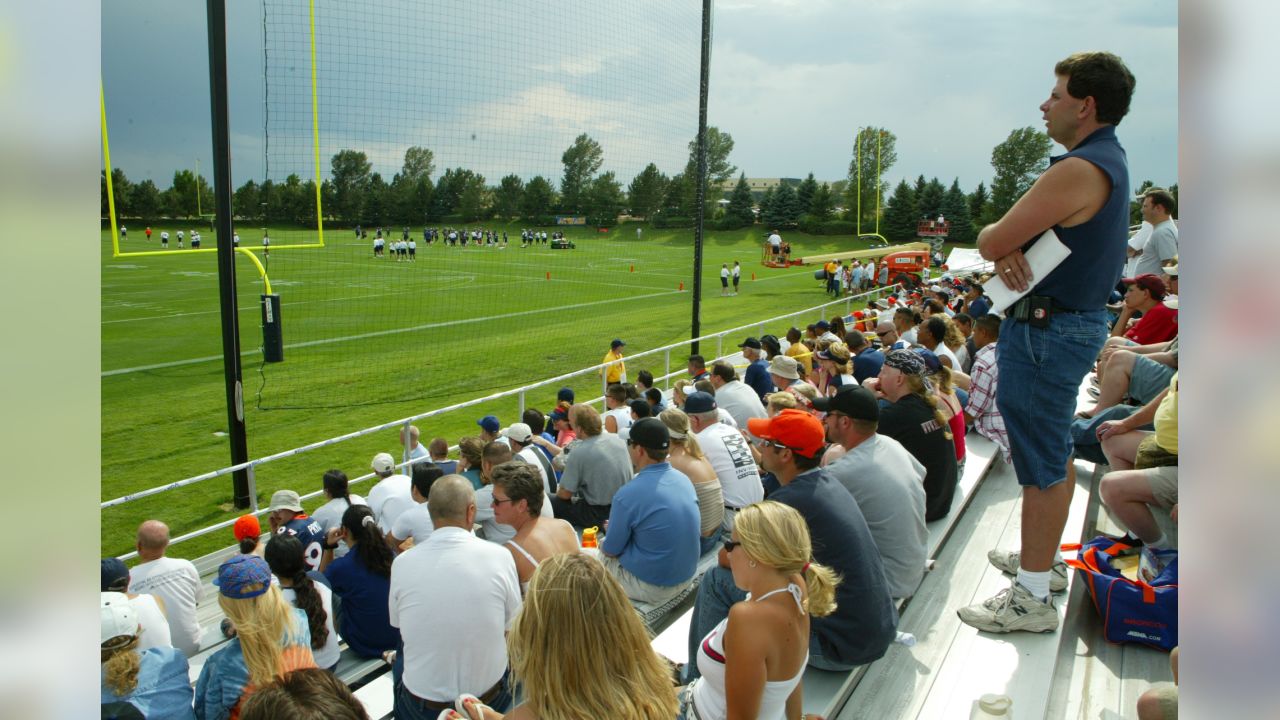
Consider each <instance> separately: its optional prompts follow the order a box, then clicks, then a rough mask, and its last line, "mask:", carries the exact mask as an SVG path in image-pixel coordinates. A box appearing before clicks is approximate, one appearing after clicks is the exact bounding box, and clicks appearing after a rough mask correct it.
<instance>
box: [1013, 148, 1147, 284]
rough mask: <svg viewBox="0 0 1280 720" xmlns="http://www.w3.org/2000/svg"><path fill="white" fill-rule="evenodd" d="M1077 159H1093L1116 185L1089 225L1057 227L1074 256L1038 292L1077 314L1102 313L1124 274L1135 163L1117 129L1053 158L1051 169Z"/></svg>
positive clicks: (1054, 272) (1052, 273) (1045, 281)
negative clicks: (1131, 170) (1132, 165)
mask: <svg viewBox="0 0 1280 720" xmlns="http://www.w3.org/2000/svg"><path fill="white" fill-rule="evenodd" d="M1071 157H1078V158H1083V159H1084V160H1088V161H1089V162H1091V163H1093V164H1094V165H1095V166H1097V167H1098V169H1100V170H1102V172H1103V173H1105V174H1106V176H1107V178H1108V179H1109V180H1110V181H1111V193H1110V194H1109V195H1108V196H1107V202H1106V204H1104V205H1103V206H1102V209H1101V210H1099V211H1098V212H1097V214H1096V215H1094V216H1093V217H1092V218H1090V219H1089V220H1088V221H1087V222H1084V223H1081V224H1079V225H1076V226H1075V227H1069V228H1064V227H1062V226H1061V225H1054V226H1053V231H1054V232H1055V233H1057V234H1058V239H1059V240H1061V241H1062V243H1063V244H1064V245H1066V246H1067V247H1069V248H1071V254H1070V255H1068V256H1067V259H1066V260H1063V261H1062V264H1061V265H1059V266H1058V267H1056V268H1054V270H1053V272H1051V273H1049V274H1048V275H1047V276H1046V277H1045V278H1043V279H1042V280H1040V282H1039V283H1037V284H1036V286H1035V289H1034V290H1032V292H1033V293H1034V294H1036V295H1048V296H1050V297H1052V298H1055V299H1056V300H1057V301H1058V302H1059V303H1060V304H1062V305H1063V306H1065V307H1068V308H1071V309H1073V310H1101V309H1102V307H1103V306H1104V305H1106V303H1107V299H1108V298H1109V297H1110V295H1111V290H1112V289H1113V288H1114V287H1115V286H1116V283H1118V282H1119V281H1120V275H1121V273H1123V272H1124V263H1125V248H1126V247H1127V245H1128V240H1129V162H1128V160H1127V158H1126V157H1125V152H1124V148H1122V147H1120V141H1119V140H1117V139H1116V129H1115V126H1114V125H1106V126H1104V127H1100V128H1098V129H1097V130H1094V131H1093V132H1092V133H1090V134H1089V136H1088V137H1086V138H1085V139H1084V140H1083V141H1082V142H1081V143H1080V144H1079V145H1077V146H1076V147H1075V149H1073V150H1072V151H1071V152H1068V153H1065V154H1063V155H1058V156H1056V157H1051V158H1049V165H1050V166H1052V165H1053V164H1054V163H1057V162H1060V161H1062V160H1065V159H1066V158H1071Z"/></svg>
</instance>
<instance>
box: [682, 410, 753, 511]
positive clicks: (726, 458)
mask: <svg viewBox="0 0 1280 720" xmlns="http://www.w3.org/2000/svg"><path fill="white" fill-rule="evenodd" d="M697 435H698V444H699V445H700V446H702V452H703V453H704V454H705V455H706V456H707V460H709V461H710V462H711V467H712V468H714V469H715V471H716V477H719V478H720V489H721V491H722V492H723V493H724V504H725V505H727V506H729V507H734V508H741V507H746V506H747V505H750V504H751V503H754V502H760V501H761V500H763V499H764V486H763V485H761V484H760V469H759V468H758V467H756V461H755V458H753V457H751V448H749V447H747V440H746V438H744V437H742V433H740V432H738V431H737V430H734V429H733V428H731V427H728V426H727V425H723V424H721V423H715V424H714V425H708V426H707V427H705V428H703V429H702V432H699V433H698V434H697Z"/></svg>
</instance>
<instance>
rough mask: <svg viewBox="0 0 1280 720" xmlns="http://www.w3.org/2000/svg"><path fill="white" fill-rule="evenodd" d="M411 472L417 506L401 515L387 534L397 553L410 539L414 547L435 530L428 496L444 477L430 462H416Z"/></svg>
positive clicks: (388, 540) (410, 468)
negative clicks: (437, 482)
mask: <svg viewBox="0 0 1280 720" xmlns="http://www.w3.org/2000/svg"><path fill="white" fill-rule="evenodd" d="M409 472H411V473H412V477H413V501H414V502H415V503H417V504H416V505H414V506H413V507H411V508H409V509H408V510H405V511H404V512H402V513H400V517H398V518H396V521H395V523H393V524H392V526H391V532H389V533H387V543H388V544H390V545H391V547H393V548H396V551H397V552H399V551H400V550H401V549H402V548H403V546H404V544H405V543H406V542H408V541H409V540H410V539H412V540H413V544H414V545H417V544H418V543H421V542H424V541H425V540H426V539H427V536H429V535H431V531H432V530H434V529H435V528H434V526H432V524H431V514H430V513H429V512H428V510H427V495H428V494H430V492H431V485H432V484H433V483H435V481H436V480H439V479H440V478H442V477H444V473H443V472H441V470H440V466H438V465H436V464H435V463H429V462H416V463H414V464H413V465H411V466H409ZM405 549H407V548H405Z"/></svg>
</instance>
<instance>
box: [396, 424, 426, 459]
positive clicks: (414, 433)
mask: <svg viewBox="0 0 1280 720" xmlns="http://www.w3.org/2000/svg"><path fill="white" fill-rule="evenodd" d="M419 437H421V431H419V430H418V426H417V425H410V426H409V436H408V437H407V438H406V437H405V431H404V429H403V428H401V430H400V444H401V445H405V446H406V449H407V450H408V451H409V460H410V461H413V460H426V459H428V453H427V449H426V448H425V447H423V446H422V445H421V444H420V443H419V442H418V438H419Z"/></svg>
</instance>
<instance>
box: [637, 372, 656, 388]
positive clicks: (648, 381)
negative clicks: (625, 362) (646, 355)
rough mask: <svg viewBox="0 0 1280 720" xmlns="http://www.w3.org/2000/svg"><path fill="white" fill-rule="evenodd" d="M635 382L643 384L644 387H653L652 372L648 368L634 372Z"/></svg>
mask: <svg viewBox="0 0 1280 720" xmlns="http://www.w3.org/2000/svg"><path fill="white" fill-rule="evenodd" d="M636 383H638V384H640V385H644V386H645V387H646V388H651V387H653V373H651V372H649V371H648V370H641V371H640V372H638V373H636Z"/></svg>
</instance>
